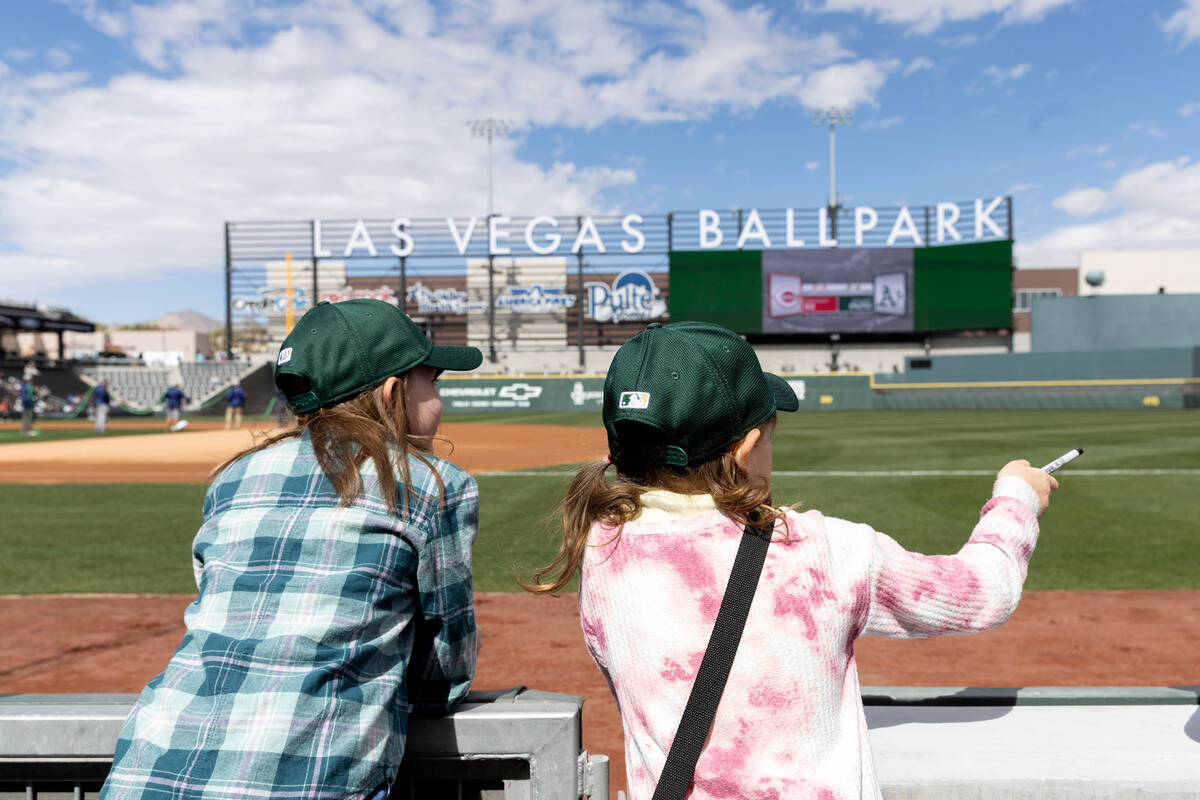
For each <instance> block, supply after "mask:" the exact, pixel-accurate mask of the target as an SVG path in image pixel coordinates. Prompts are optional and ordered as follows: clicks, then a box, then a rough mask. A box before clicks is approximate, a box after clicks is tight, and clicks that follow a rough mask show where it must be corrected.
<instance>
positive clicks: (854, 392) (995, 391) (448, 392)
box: [438, 356, 1200, 416]
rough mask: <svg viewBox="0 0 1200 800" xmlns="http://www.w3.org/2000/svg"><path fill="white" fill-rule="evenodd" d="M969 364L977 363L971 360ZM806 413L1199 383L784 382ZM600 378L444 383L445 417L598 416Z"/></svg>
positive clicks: (1050, 400) (1153, 394) (1038, 403)
mask: <svg viewBox="0 0 1200 800" xmlns="http://www.w3.org/2000/svg"><path fill="white" fill-rule="evenodd" d="M973 358H977V356H976V357H973ZM783 377H784V378H785V379H786V380H787V381H788V383H789V384H791V386H792V388H793V389H794V390H795V392H796V396H797V397H799V398H800V408H801V410H806V411H832V410H852V411H869V410H914V411H915V410H933V409H939V410H942V409H969V410H988V409H1027V410H1037V409H1131V408H1144V409H1155V408H1164V409H1165V408H1175V409H1178V408H1200V377H1162V378H1144V377H1137V378H1104V379H1077V380H1064V379H1059V380H973V381H971V380H964V381H945V382H933V381H910V382H905V381H902V380H895V378H904V377H907V376H905V375H900V376H892V375H888V376H877V375H871V374H868V373H841V374H836V375H834V374H787V375H784V376H783ZM603 388H604V378H603V376H600V375H581V376H578V377H573V376H534V377H526V376H513V377H509V378H493V377H488V378H470V377H463V378H458V377H453V378H451V377H443V378H442V379H441V380H440V381H439V382H438V391H439V392H440V393H441V396H442V403H443V406H444V408H445V413H446V414H447V415H448V416H449V415H453V414H462V413H474V414H478V413H487V412H509V411H511V412H517V413H526V414H527V413H531V412H535V413H536V412H553V413H562V412H572V411H575V412H585V413H587V412H599V411H600V408H601V404H602V399H603Z"/></svg>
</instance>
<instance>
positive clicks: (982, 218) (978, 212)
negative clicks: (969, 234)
mask: <svg viewBox="0 0 1200 800" xmlns="http://www.w3.org/2000/svg"><path fill="white" fill-rule="evenodd" d="M1003 201H1004V198H1003V197H997V198H996V199H994V200H992V202H990V203H988V207H987V208H984V207H983V200H982V199H978V198H976V200H975V238H976V239H982V238H983V226H984V225H987V226H988V229H989V230H991V232H992V233H994V234H995V235H997V236H1003V235H1004V231H1002V230H1000V226H999V225H997V224H996V222H995V221H994V220H993V219H992V212H993V211H995V210H996V206H998V205H1000V203H1002V202H1003Z"/></svg>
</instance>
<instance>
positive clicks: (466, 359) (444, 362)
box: [421, 344, 483, 370]
mask: <svg viewBox="0 0 1200 800" xmlns="http://www.w3.org/2000/svg"><path fill="white" fill-rule="evenodd" d="M421 363H422V364H424V365H425V366H427V367H433V368H434V369H454V370H469V369H475V368H476V367H478V366H479V365H480V364H482V363H483V352H482V351H481V350H480V349H479V348H478V347H464V346H462V345H447V344H441V345H439V344H435V345H434V346H433V349H432V350H430V351H429V355H428V356H426V358H425V360H424V361H422V362H421Z"/></svg>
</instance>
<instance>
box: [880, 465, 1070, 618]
mask: <svg viewBox="0 0 1200 800" xmlns="http://www.w3.org/2000/svg"><path fill="white" fill-rule="evenodd" d="M1010 466H1011V465H1010ZM1012 473H1013V471H1009V467H1006V468H1005V470H1004V471H1001V474H1000V477H998V478H997V480H996V483H995V485H994V487H993V490H992V498H991V499H990V500H988V502H987V503H986V504H985V505H984V506H983V509H982V511H981V512H980V518H979V523H978V524H977V525H976V526H975V529H974V531H972V533H971V538H970V539H969V540H968V541H967V543H966V544H965V545H963V547H962V549H961V550H959V551H958V553H956V554H955V555H952V556H927V555H923V554H921V553H913V552H910V551H908V550H905V549H904V548H903V547H901V546H900V545H899V543H897V542H896V540H895V539H893V538H891V537H890V536H887V535H886V534H882V533H877V532H873V533H874V552H873V555H872V563H871V574H870V580H869V584H870V610H869V612H868V614H867V621H866V624H865V626H864V628H863V631H862V633H863V634H864V635H875V636H889V637H894V638H904V637H922V636H938V635H941V634H946V633H971V632H976V631H985V630H989V629H991V628H994V627H996V626H997V625H1000V624H1001V623H1002V622H1004V621H1005V620H1007V619H1008V618H1009V616H1011V614H1012V612H1013V611H1015V610H1016V607H1017V602H1018V601H1019V600H1020V598H1021V588H1022V586H1023V585H1024V583H1025V575H1026V570H1027V569H1028V566H1029V558H1030V556H1031V555H1032V554H1033V548H1034V545H1036V544H1037V538H1038V515H1039V514H1040V513H1041V510H1042V509H1043V508H1044V501H1043V498H1042V497H1040V494H1041V493H1040V492H1039V491H1037V490H1035V488H1034V487H1033V486H1032V485H1031V484H1030V482H1029V481H1027V480H1026V479H1025V477H1018V475H1017V474H1012ZM1018 474H1022V475H1023V473H1018ZM1043 475H1044V473H1043ZM1031 477H1034V480H1035V481H1036V480H1037V479H1036V477H1035V476H1031ZM1045 477H1047V478H1048V477H1049V476H1045ZM1051 480H1052V479H1051ZM1039 488H1045V489H1046V491H1045V493H1046V494H1047V495H1048V494H1049V488H1048V485H1047V487H1039Z"/></svg>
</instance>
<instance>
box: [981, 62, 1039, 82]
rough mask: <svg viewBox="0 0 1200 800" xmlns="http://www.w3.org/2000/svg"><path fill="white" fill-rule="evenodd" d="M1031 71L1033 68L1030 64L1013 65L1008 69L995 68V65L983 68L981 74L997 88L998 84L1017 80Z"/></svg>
mask: <svg viewBox="0 0 1200 800" xmlns="http://www.w3.org/2000/svg"><path fill="white" fill-rule="evenodd" d="M1031 69H1033V67H1032V65H1030V64H1015V65H1014V66H1011V67H1009V68H1008V69H1004V68H1003V67H997V66H996V65H995V64H993V65H991V66H988V67H984V69H983V74H984V76H985V77H988V78H991V79H992V83H994V84H995V85H997V86H999V85H1000V84H1002V83H1007V82H1008V81H1015V80H1019V79H1020V78H1022V77H1023V76H1025V75H1026V74H1027V73H1028V72H1029V70H1031Z"/></svg>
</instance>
